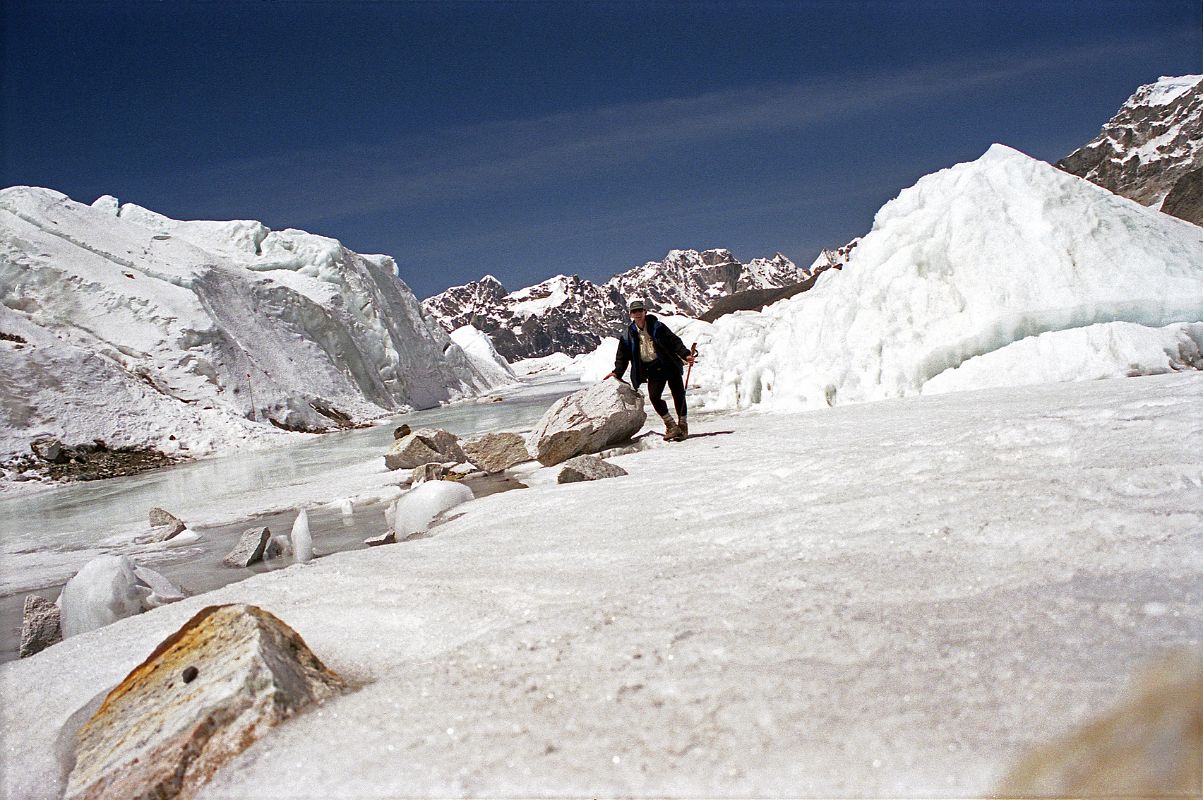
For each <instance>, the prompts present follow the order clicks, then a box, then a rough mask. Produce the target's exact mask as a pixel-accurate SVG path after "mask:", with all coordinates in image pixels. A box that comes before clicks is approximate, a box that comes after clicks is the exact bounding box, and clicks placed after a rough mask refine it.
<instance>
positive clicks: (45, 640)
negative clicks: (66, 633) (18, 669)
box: [20, 594, 63, 658]
mask: <svg viewBox="0 0 1203 800" xmlns="http://www.w3.org/2000/svg"><path fill="white" fill-rule="evenodd" d="M62 640H63V630H62V627H61V625H60V622H59V609H58V606H56V605H55V604H54V603H52V602H50V601H49V600H47V599H46V598H44V597H39V596H38V595H36V594H31V595H26V596H25V608H24V614H23V616H22V618H21V649H20V654H21V658H26V657H28V656H31V655H33V654H34V653H40V652H42V651H43V650H45V649H46V648H47V647H49V646H50V645H52V644H57V643H59V642H61V641H62Z"/></svg>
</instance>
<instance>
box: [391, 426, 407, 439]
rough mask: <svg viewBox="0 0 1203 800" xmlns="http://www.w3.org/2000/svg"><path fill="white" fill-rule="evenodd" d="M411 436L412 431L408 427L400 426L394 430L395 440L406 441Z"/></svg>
mask: <svg viewBox="0 0 1203 800" xmlns="http://www.w3.org/2000/svg"><path fill="white" fill-rule="evenodd" d="M409 434H410V429H409V426H408V425H398V426H397V427H396V428H393V439H404V438H405V437H406V436H409Z"/></svg>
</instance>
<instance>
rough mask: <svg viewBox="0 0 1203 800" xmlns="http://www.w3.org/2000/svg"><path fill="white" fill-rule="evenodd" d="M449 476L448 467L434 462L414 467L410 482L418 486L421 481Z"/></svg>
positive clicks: (437, 479)
mask: <svg viewBox="0 0 1203 800" xmlns="http://www.w3.org/2000/svg"><path fill="white" fill-rule="evenodd" d="M446 476H447V467H445V466H443V465H442V464H440V463H437V462H433V463H430V464H423V465H422V466H420V467H414V471H413V472H412V473H411V474H410V484H411V485H413V486H417V485H418V484H419V483H424V482H426V481H439V480H442V479H443V478H445V477H446Z"/></svg>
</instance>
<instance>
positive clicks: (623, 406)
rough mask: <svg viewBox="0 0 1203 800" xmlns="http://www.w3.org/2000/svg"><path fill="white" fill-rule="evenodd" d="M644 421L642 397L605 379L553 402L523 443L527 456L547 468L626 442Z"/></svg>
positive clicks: (626, 387)
mask: <svg viewBox="0 0 1203 800" xmlns="http://www.w3.org/2000/svg"><path fill="white" fill-rule="evenodd" d="M646 421H647V412H646V411H644V410H643V395H641V394H640V393H639V392H637V391H635V390H634V389H633V388H631V386H630V384H627V383H623V382H622V381H614V380H607V381H602V382H601V383H598V384H594V385H593V386H590V387H588V388H587V389H582V390H580V391H579V392H574V393H573V394H570V395H568V396H567V397H564V398H561V399H560V400H558V401H556V403H555V405H553V406H552V407H551V408H549V409H548V410H547V413H546V414H544V415H543V418H542V419H540V420H539V423H538V424H537V425H536V426H535V429H534V430H533V431H531V434H530V436H529V437H527V440H526V442H527V447H528V448H529V450H530V453H531V455H533V456H534V457H535V458H537V459H538V460H539V463H540V464H543V465H544V466H546V467H550V466H552V465H554V464H559V463H560V462H562V461H567V460H568V459H570V458H572V457H573V456H575V455H580V454H581V453H596V452H598V451H599V450H602V449H604V448H606V447H609V446H610V445H613V444H616V443H618V442H622V441H625V440H627V439H630V438H631V437H632V436H634V435H635V434H636V433H637V432H638V431H639V429H640V428H642V427H643V423H644V422H646Z"/></svg>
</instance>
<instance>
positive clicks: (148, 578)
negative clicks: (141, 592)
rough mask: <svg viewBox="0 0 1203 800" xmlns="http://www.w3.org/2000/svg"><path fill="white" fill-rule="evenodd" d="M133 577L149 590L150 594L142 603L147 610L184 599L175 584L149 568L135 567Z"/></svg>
mask: <svg viewBox="0 0 1203 800" xmlns="http://www.w3.org/2000/svg"><path fill="white" fill-rule="evenodd" d="M134 577H136V578H137V579H138V582H139V583H141V584H142V585H143V586H145V587H147V588H148V589H150V594H149V595H148V596H147V597H146V598H144V599H143V601H142V603H143V606H144V607H145V608H146V609H147V610H150V609H152V608H158V607H159V606H165V605H167V604H168V603H176V602H179V601H180V600H183V599H184V593H183V592H181V591H180V590H179V589H177V588H176V587H175V584H173V583H172V582H171V581H169V580H167V578H165V577H164V576H163V575H160V574H159V573H158V572H155V571H154V570H153V569H150V568H149V567H140V566H136V565H135V566H134Z"/></svg>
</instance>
